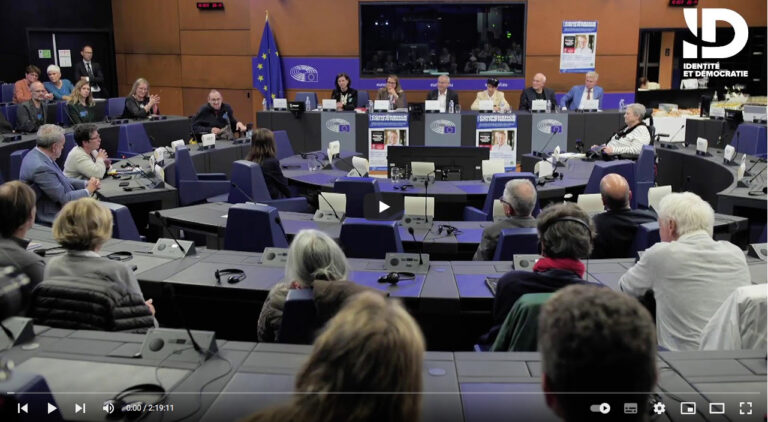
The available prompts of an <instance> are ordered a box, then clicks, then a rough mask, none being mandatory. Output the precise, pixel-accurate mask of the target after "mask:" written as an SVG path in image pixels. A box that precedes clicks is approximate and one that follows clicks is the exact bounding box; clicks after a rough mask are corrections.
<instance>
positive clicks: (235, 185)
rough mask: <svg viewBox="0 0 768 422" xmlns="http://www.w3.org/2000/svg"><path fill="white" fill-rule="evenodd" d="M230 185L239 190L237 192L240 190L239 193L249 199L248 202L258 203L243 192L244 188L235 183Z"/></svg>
mask: <svg viewBox="0 0 768 422" xmlns="http://www.w3.org/2000/svg"><path fill="white" fill-rule="evenodd" d="M229 183H230V184H231V185H232V187H233V188H235V189H237V190H238V192H240V193H241V194H243V196H244V197H245V199H247V200H249V201H251V202H253V203H254V204H255V203H256V201H254V200H253V197H252V196H251V195H248V194H247V193H245V191H244V190H243V188H241V187H240V186H238V185H237V183H235V182H229Z"/></svg>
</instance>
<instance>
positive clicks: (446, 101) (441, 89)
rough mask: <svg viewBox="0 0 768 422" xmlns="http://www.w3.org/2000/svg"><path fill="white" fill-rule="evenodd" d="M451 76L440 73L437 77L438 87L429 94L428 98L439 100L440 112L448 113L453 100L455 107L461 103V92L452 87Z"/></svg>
mask: <svg viewBox="0 0 768 422" xmlns="http://www.w3.org/2000/svg"><path fill="white" fill-rule="evenodd" d="M450 86H451V78H450V76H448V75H440V76H438V77H437V89H433V90H432V91H429V94H427V100H437V102H438V103H439V104H440V112H442V113H447V112H448V106H449V105H450V104H451V101H453V105H454V107H455V106H457V105H459V94H457V93H456V91H454V90H452V89H451V88H450Z"/></svg>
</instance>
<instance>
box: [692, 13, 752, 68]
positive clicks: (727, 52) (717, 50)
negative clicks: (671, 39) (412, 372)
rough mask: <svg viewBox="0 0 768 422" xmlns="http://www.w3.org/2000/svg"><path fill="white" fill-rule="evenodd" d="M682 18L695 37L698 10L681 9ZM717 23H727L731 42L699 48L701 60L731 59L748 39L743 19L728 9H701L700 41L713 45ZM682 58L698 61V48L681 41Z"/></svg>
mask: <svg viewBox="0 0 768 422" xmlns="http://www.w3.org/2000/svg"><path fill="white" fill-rule="evenodd" d="M683 17H684V18H685V24H686V25H687V26H688V30H689V31H691V33H693V34H694V35H697V33H698V32H697V29H698V9H693V8H689V9H683ZM717 21H723V22H727V23H728V24H729V25H731V27H733V31H734V36H733V40H731V42H730V43H728V44H727V45H723V46H719V47H707V46H702V47H701V58H702V59H727V58H728V57H733V56H735V55H737V54H739V52H740V51H741V50H742V49H743V48H744V46H745V45H747V38H748V37H749V27H748V26H747V22H746V21H744V18H743V17H741V15H739V14H738V13H736V12H734V11H733V10H730V9H706V8H705V9H701V40H702V41H705V42H708V43H715V42H716V41H717V40H716V38H717V37H716V35H715V33H716V28H717ZM683 58H684V59H698V58H699V57H698V46H697V45H696V44H691V43H689V42H686V41H683Z"/></svg>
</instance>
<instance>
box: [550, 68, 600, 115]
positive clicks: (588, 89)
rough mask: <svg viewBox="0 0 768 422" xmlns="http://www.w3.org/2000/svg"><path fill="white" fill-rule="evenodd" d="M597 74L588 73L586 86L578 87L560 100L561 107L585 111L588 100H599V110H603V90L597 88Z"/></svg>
mask: <svg viewBox="0 0 768 422" xmlns="http://www.w3.org/2000/svg"><path fill="white" fill-rule="evenodd" d="M599 77H600V75H598V74H597V72H587V75H586V76H585V78H584V85H576V86H574V87H572V88H571V90H570V91H568V93H567V94H565V95H563V97H562V98H561V99H560V107H561V108H562V109H563V111H565V110H571V111H576V110H583V109H584V108H585V107H584V105H585V104H587V101H588V100H597V109H598V110H602V109H603V88H601V87H599V86H597V79H598V78H599Z"/></svg>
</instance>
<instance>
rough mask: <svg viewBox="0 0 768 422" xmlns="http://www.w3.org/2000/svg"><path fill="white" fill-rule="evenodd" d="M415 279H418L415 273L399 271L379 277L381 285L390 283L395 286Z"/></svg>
mask: <svg viewBox="0 0 768 422" xmlns="http://www.w3.org/2000/svg"><path fill="white" fill-rule="evenodd" d="M415 278H416V274H414V273H406V272H402V271H398V272H391V273H388V274H387V275H383V276H381V277H379V280H378V281H379V283H389V284H391V285H393V286H396V285H397V283H399V282H400V281H403V280H413V279H415Z"/></svg>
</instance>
